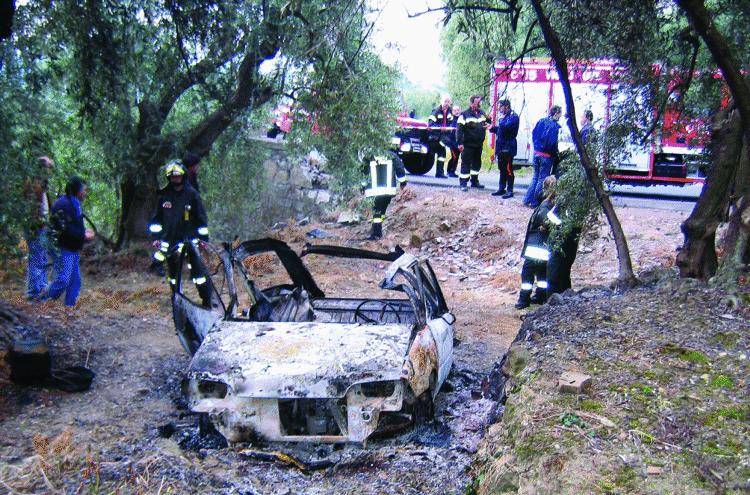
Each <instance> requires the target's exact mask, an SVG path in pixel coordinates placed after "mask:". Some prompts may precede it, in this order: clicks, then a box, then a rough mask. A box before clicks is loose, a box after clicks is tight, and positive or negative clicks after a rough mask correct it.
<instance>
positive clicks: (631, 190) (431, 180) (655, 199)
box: [408, 172, 702, 212]
mask: <svg viewBox="0 0 750 495" xmlns="http://www.w3.org/2000/svg"><path fill="white" fill-rule="evenodd" d="M408 177H409V182H411V183H413V184H421V185H425V186H430V187H456V188H457V187H458V179H436V178H435V177H434V176H432V175H411V174H410V175H409V176H408ZM498 178H499V174H498V173H497V172H482V173H481V174H480V176H479V181H480V182H481V183H482V184H484V185H485V186H486V189H484V190H480V191H478V192H479V193H482V194H489V193H491V192H492V191H495V190H497V183H498ZM529 181H530V178H528V177H517V178H516V184H515V191H516V197H518V196H520V195H522V194H524V193H525V192H526V188H527V187H528V184H529ZM701 187H702V186H701V185H690V186H682V187H680V186H648V187H635V186H621V185H617V186H614V187H612V188H611V191H612V202H613V203H614V204H615V206H618V207H632V208H650V209H655V210H668V211H685V212H690V211H692V210H693V206H695V200H696V198H697V197H698V195H700V189H701ZM474 191H476V190H474ZM498 201H503V200H502V199H499V198H498Z"/></svg>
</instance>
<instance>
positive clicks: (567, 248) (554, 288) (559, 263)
mask: <svg viewBox="0 0 750 495" xmlns="http://www.w3.org/2000/svg"><path fill="white" fill-rule="evenodd" d="M580 235H581V229H573V230H572V231H571V232H570V233H569V234H568V235H566V236H565V239H563V242H562V246H560V248H559V249H557V250H554V251H553V252H552V256H550V259H549V261H548V262H547V283H548V287H547V293H548V294H550V295H551V294H555V293H562V292H565V291H566V290H567V289H570V288H571V287H572V284H571V282H570V271H571V269H572V267H573V262H574V261H575V260H576V254H578V238H579V236H580Z"/></svg>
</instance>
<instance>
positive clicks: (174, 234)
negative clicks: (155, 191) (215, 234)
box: [148, 181, 208, 251]
mask: <svg viewBox="0 0 750 495" xmlns="http://www.w3.org/2000/svg"><path fill="white" fill-rule="evenodd" d="M183 184H184V186H183V187H182V189H181V190H179V191H178V190H176V189H175V188H174V185H173V184H171V183H170V184H168V185H167V187H165V188H164V189H162V190H161V191H159V204H158V205H157V207H156V214H155V215H154V218H153V219H152V220H151V223H150V224H149V226H148V230H149V232H151V234H152V235H153V236H154V237H155V238H156V239H159V240H161V241H162V242H164V243H167V246H165V247H167V248H169V247H171V246H174V245H175V244H176V243H180V242H182V241H184V240H190V241H192V240H194V239H201V240H204V241H207V240H208V218H207V217H206V210H204V209H203V203H202V202H201V198H200V195H199V194H198V192H197V191H196V190H195V189H193V187H192V186H191V185H190V184H189V183H188V182H187V181H185V182H183ZM164 251H166V249H164Z"/></svg>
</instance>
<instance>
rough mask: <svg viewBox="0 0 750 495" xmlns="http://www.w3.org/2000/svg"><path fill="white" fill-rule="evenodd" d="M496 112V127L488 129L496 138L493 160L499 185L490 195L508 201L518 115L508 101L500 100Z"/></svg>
mask: <svg viewBox="0 0 750 495" xmlns="http://www.w3.org/2000/svg"><path fill="white" fill-rule="evenodd" d="M498 111H499V112H500V118H499V119H498V121H497V125H495V126H493V127H491V128H490V132H494V133H495V135H496V136H497V138H496V139H495V158H496V159H497V168H498V169H500V183H499V184H498V188H497V191H495V192H493V193H492V195H493V196H502V197H503V199H508V198H512V197H513V182H514V181H515V175H513V157H515V156H516V153H517V150H518V142H517V140H516V136H518V125H519V122H520V120H519V118H518V114H516V112H514V111H513V110H512V109H511V108H510V100H501V101H500V103H499V104H498Z"/></svg>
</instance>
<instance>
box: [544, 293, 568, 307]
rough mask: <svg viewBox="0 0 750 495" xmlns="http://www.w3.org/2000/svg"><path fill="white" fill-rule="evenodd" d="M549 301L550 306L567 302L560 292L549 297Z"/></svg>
mask: <svg viewBox="0 0 750 495" xmlns="http://www.w3.org/2000/svg"><path fill="white" fill-rule="evenodd" d="M547 303H548V304H549V305H550V306H561V305H563V304H565V299H563V296H561V295H560V294H558V293H554V294H552V295H551V296H549V297H548V298H547Z"/></svg>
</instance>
